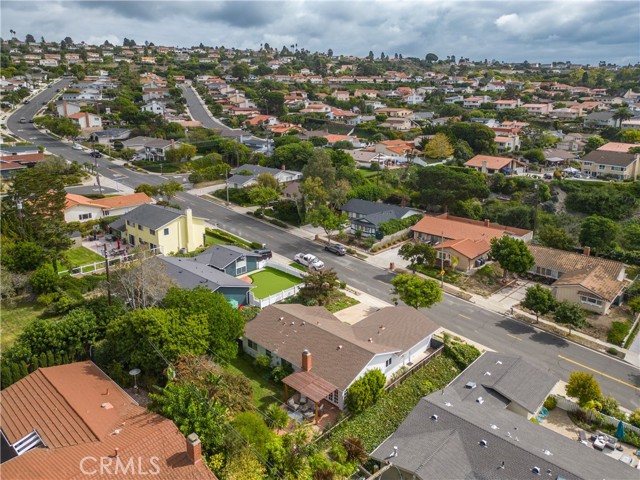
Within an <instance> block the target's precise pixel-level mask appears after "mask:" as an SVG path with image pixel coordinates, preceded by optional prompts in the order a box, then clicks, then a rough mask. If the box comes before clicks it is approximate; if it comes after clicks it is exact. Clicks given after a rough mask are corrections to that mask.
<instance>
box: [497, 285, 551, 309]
mask: <svg viewBox="0 0 640 480" xmlns="http://www.w3.org/2000/svg"><path fill="white" fill-rule="evenodd" d="M533 285H535V282H531V281H529V280H522V279H518V280H516V281H515V282H514V283H512V284H511V285H508V286H506V287H503V288H501V289H500V290H498V291H497V292H496V293H494V294H493V295H491V296H490V297H489V300H490V301H492V302H495V303H497V304H499V305H501V306H502V307H503V308H504V309H505V310H508V309H509V308H511V307H513V306H515V305H517V304H518V303H520V302H521V301H522V300H523V299H524V296H525V295H526V290H527V288H529V287H532V286H533ZM543 286H544V285H543Z"/></svg>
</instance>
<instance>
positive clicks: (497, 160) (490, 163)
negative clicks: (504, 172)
mask: <svg viewBox="0 0 640 480" xmlns="http://www.w3.org/2000/svg"><path fill="white" fill-rule="evenodd" d="M512 161H513V159H511V158H505V157H491V156H489V155H476V156H475V157H473V158H472V159H471V160H468V161H467V162H466V163H465V164H464V166H465V167H474V168H482V163H483V162H487V168H488V169H489V170H500V169H503V168H505V167H508V166H509V165H510V164H511V162H512Z"/></svg>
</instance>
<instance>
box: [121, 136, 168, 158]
mask: <svg viewBox="0 0 640 480" xmlns="http://www.w3.org/2000/svg"><path fill="white" fill-rule="evenodd" d="M122 145H123V146H124V148H130V149H132V150H135V151H136V152H138V153H139V154H140V155H144V157H145V158H146V159H147V160H153V161H164V157H165V154H166V153H167V150H169V149H170V148H174V147H175V148H177V147H179V146H180V143H179V142H175V141H174V140H164V139H162V138H151V137H133V138H130V139H129V140H125V141H124V142H122Z"/></svg>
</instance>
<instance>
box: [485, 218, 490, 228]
mask: <svg viewBox="0 0 640 480" xmlns="http://www.w3.org/2000/svg"><path fill="white" fill-rule="evenodd" d="M489 223H491V222H489V219H488V218H485V219H484V226H485V227H488V226H489Z"/></svg>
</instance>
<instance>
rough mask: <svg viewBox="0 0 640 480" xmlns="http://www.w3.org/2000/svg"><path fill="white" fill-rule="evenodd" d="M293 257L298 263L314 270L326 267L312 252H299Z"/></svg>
mask: <svg viewBox="0 0 640 480" xmlns="http://www.w3.org/2000/svg"><path fill="white" fill-rule="evenodd" d="M293 259H294V260H295V261H296V263H299V264H300V265H303V266H305V267H308V268H312V269H313V270H322V269H323V268H324V262H323V261H322V260H320V259H319V258H318V257H316V256H315V255H312V254H310V253H297V254H296V256H295V257H293Z"/></svg>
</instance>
